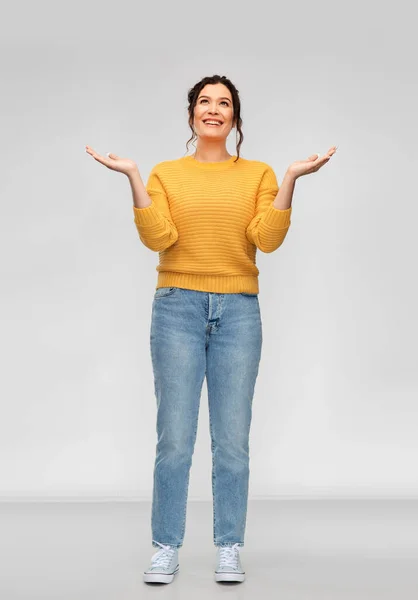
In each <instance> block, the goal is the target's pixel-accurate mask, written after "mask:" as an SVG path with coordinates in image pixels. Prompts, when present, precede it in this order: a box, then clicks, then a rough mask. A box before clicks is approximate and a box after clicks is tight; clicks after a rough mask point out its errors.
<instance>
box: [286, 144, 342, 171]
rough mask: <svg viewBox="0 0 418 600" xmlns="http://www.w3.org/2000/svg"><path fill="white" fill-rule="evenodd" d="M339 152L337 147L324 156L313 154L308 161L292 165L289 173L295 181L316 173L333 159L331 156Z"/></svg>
mask: <svg viewBox="0 0 418 600" xmlns="http://www.w3.org/2000/svg"><path fill="white" fill-rule="evenodd" d="M336 151H337V146H331V148H330V149H329V150H328V152H327V153H326V154H324V156H319V154H312V155H311V156H309V157H308V158H307V159H306V160H297V161H296V162H294V163H292V164H291V165H290V167H289V168H288V169H287V172H288V173H289V174H290V175H292V176H293V177H294V178H295V179H297V178H298V177H301V176H302V175H308V173H315V172H316V171H318V169H320V168H321V167H323V166H324V165H325V164H326V163H327V162H328V161H329V159H330V158H331V156H332V155H333V154H334V153H335V152H336Z"/></svg>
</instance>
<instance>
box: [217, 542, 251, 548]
mask: <svg viewBox="0 0 418 600" xmlns="http://www.w3.org/2000/svg"><path fill="white" fill-rule="evenodd" d="M214 544H215V546H216V547H217V548H225V547H229V546H235V544H238V546H241V547H243V546H244V542H221V543H220V544H218V543H217V542H214Z"/></svg>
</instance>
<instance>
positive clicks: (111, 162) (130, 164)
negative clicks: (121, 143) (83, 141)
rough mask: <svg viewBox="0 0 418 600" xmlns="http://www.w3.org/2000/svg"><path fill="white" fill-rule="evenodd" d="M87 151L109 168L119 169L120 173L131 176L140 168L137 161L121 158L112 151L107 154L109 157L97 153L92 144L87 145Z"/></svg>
mask: <svg viewBox="0 0 418 600" xmlns="http://www.w3.org/2000/svg"><path fill="white" fill-rule="evenodd" d="M86 152H87V153H88V154H90V156H92V157H93V158H94V159H95V160H97V162H99V163H102V165H104V166H105V167H107V168H108V169H112V171H119V173H124V175H128V176H129V175H131V174H132V173H134V172H135V171H136V170H137V169H138V167H137V165H136V163H135V162H134V161H133V160H131V159H130V158H121V157H120V156H117V154H112V153H111V152H109V154H108V155H107V156H108V157H109V158H107V157H105V156H101V155H100V154H97V152H95V151H94V150H93V148H91V147H90V146H86Z"/></svg>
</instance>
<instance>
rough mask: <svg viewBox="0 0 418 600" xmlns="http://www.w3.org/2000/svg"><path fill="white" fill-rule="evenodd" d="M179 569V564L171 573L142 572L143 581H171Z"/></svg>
mask: <svg viewBox="0 0 418 600" xmlns="http://www.w3.org/2000/svg"><path fill="white" fill-rule="evenodd" d="M179 570H180V567H179V565H177V567H176V568H175V570H174V571H173V572H172V573H155V572H152V573H147V572H146V571H145V572H144V581H145V582H146V583H171V582H172V581H173V579H174V575H176V574H177V573H178V572H179Z"/></svg>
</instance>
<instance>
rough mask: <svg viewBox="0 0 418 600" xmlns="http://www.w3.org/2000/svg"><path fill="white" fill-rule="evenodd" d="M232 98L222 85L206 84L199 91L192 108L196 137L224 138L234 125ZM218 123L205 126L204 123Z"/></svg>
mask: <svg viewBox="0 0 418 600" xmlns="http://www.w3.org/2000/svg"><path fill="white" fill-rule="evenodd" d="M233 119H234V109H233V105H232V96H231V92H230V91H229V89H228V88H227V87H226V85H224V84H223V83H215V84H207V85H205V87H204V88H203V89H202V90H201V91H200V94H199V96H198V98H197V101H196V106H195V108H194V120H193V127H194V130H195V132H196V135H197V136H198V137H199V136H200V137H208V138H213V139H216V138H222V139H223V138H226V137H227V136H228V134H229V132H230V131H231V129H232V127H233V125H234V123H233ZM208 120H209V121H210V120H215V121H220V122H221V124H220V125H207V124H205V121H208Z"/></svg>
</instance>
